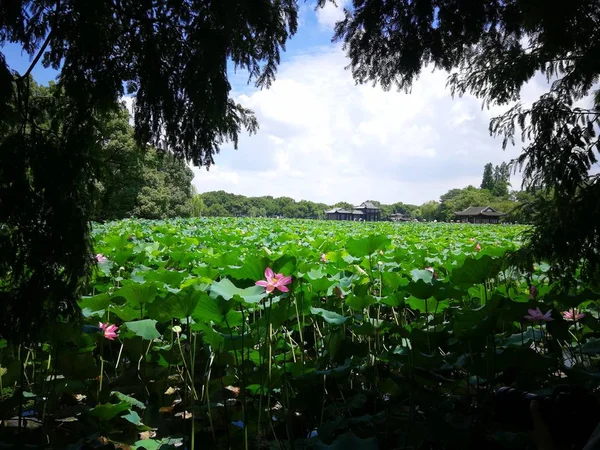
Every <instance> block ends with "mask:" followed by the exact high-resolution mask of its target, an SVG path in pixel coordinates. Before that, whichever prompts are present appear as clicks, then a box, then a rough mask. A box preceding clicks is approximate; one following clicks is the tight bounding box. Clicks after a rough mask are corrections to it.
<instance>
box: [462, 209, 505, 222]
mask: <svg viewBox="0 0 600 450" xmlns="http://www.w3.org/2000/svg"><path fill="white" fill-rule="evenodd" d="M454 215H455V216H456V220H457V221H458V222H463V223H498V222H499V221H500V217H502V216H504V215H505V214H504V213H503V212H500V211H496V210H495V209H494V208H492V207H491V206H469V207H468V208H467V209H465V210H464V211H459V212H455V213H454Z"/></svg>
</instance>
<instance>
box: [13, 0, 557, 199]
mask: <svg viewBox="0 0 600 450" xmlns="http://www.w3.org/2000/svg"><path fill="white" fill-rule="evenodd" d="M313 3H314V2H313ZM337 3H338V4H339V5H343V3H344V2H343V1H340V0H338V1H337ZM301 5H302V6H301V10H300V28H299V31H298V33H297V35H296V36H294V38H293V39H292V40H291V41H290V42H289V44H288V46H287V47H288V49H287V52H286V53H285V54H284V55H283V57H282V63H281V65H280V67H279V71H278V74H277V79H276V81H275V82H274V83H273V85H272V87H271V88H270V89H268V90H262V91H261V90H257V89H256V88H255V87H254V86H253V85H252V84H251V85H247V84H246V81H247V78H246V74H244V73H232V74H231V81H232V86H233V88H234V91H233V92H232V95H233V97H234V98H235V99H236V100H237V101H238V102H239V103H241V104H242V105H244V106H246V107H249V108H251V109H252V110H254V112H255V113H256V115H257V117H258V120H259V123H260V129H259V131H258V133H257V134H255V135H252V136H248V135H246V134H244V135H243V136H241V138H240V142H239V147H238V150H234V149H233V147H232V146H230V145H225V146H223V148H222V150H221V152H220V154H219V155H216V157H215V161H216V165H215V166H213V167H211V168H210V170H209V171H207V170H206V169H198V168H196V169H194V172H195V175H196V176H195V178H194V181H193V183H194V185H195V187H196V189H197V191H198V192H206V191H212V190H225V191H227V192H232V193H236V194H243V195H247V196H257V195H273V196H284V195H285V196H289V197H292V198H294V199H296V200H301V199H305V200H312V201H318V202H324V203H327V204H333V203H336V202H338V201H347V202H351V203H360V202H362V201H364V200H366V199H372V200H379V201H382V202H385V203H392V202H397V201H401V202H404V203H416V204H420V203H423V202H425V201H428V200H435V199H438V198H439V196H440V195H441V194H443V193H444V192H446V191H448V190H449V189H451V188H455V187H465V186H467V185H469V184H472V185H476V186H478V185H479V184H480V183H481V175H482V172H483V166H484V165H485V164H486V163H487V162H492V163H494V164H499V163H501V162H502V161H510V160H511V159H512V158H513V157H515V156H516V155H518V154H519V151H520V146H519V145H517V146H516V147H509V148H507V150H506V151H503V150H502V147H501V139H500V138H496V139H495V138H492V137H490V135H489V132H488V124H489V120H490V118H491V117H493V116H495V115H497V114H498V113H499V112H501V111H503V110H504V108H499V109H494V110H491V111H490V110H487V109H484V110H482V108H481V102H480V101H479V100H477V99H475V98H473V97H463V98H460V99H458V98H457V99H452V98H451V96H450V92H449V90H448V89H447V88H446V87H445V85H446V79H447V74H446V73H444V72H434V73H432V72H431V71H424V72H423V73H422V75H421V76H420V78H419V80H418V81H417V82H416V83H415V84H414V86H413V89H412V92H411V93H410V94H406V93H403V92H396V91H389V92H384V91H383V90H382V89H380V88H379V87H373V86H371V85H363V86H357V85H355V83H354V81H353V79H352V76H351V73H350V71H349V70H347V69H346V68H345V67H346V66H347V65H348V60H347V58H346V57H345V55H344V52H343V51H342V49H341V46H340V45H339V44H333V43H331V37H332V34H333V26H334V24H335V22H336V20H339V19H340V18H341V16H342V11H341V9H339V8H338V7H336V6H334V5H333V4H329V5H328V6H327V7H326V8H325V9H323V10H318V11H315V10H314V7H313V5H311V3H310V1H308V2H306V3H302V2H301ZM3 51H4V52H5V53H6V55H7V60H8V63H9V64H10V65H12V66H13V67H14V68H15V69H17V70H19V71H25V70H26V67H27V66H28V59H29V58H28V57H27V56H25V57H23V56H19V55H18V52H16V51H15V49H14V48H4V49H3ZM21 66H22V67H23V68H20V67H21ZM38 66H41V65H38ZM33 74H34V77H35V78H36V80H38V81H39V82H42V83H45V82H47V81H48V80H49V79H52V78H54V77H55V76H56V73H55V72H53V71H49V70H47V69H43V68H41V67H37V68H36V70H35V71H34V73H33ZM546 88H547V84H546V82H545V79H544V78H543V77H541V76H540V77H537V78H535V79H533V80H532V81H531V82H530V83H529V84H528V85H526V86H525V88H524V89H523V92H522V100H523V101H524V102H530V101H532V100H534V99H536V98H537V97H538V96H539V95H540V94H541V93H542V92H544V91H545V90H546ZM512 184H513V187H514V188H518V187H519V186H520V178H519V177H518V176H513V178H512Z"/></svg>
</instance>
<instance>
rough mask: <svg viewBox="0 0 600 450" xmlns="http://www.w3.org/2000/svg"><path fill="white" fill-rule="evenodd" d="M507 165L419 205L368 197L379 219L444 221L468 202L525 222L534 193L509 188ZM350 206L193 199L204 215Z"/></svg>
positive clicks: (318, 212) (211, 195) (213, 195)
mask: <svg viewBox="0 0 600 450" xmlns="http://www.w3.org/2000/svg"><path fill="white" fill-rule="evenodd" d="M509 187H510V169H509V166H508V164H506V163H502V164H500V165H498V166H495V167H494V166H493V165H492V164H491V163H489V164H486V166H485V167H484V171H483V177H482V182H481V187H479V188H477V187H475V186H467V187H466V188H463V189H451V190H449V191H448V192H446V193H445V194H443V195H442V196H441V197H440V199H439V200H432V201H429V202H426V203H424V204H422V205H420V206H418V205H411V204H405V203H401V202H398V203H393V204H384V203H381V202H379V201H377V200H370V201H371V202H372V203H373V204H375V205H377V206H378V207H379V208H381V219H382V220H389V219H390V216H391V215H392V214H403V215H404V216H406V218H408V219H418V220H427V221H440V222H447V221H450V220H453V219H454V213H455V212H456V211H462V210H464V209H466V208H468V207H469V206H491V207H492V208H494V209H496V210H497V211H501V212H504V213H506V214H507V215H506V216H505V217H503V219H502V220H504V221H508V222H518V223H529V222H530V221H531V219H532V216H531V212H530V210H529V209H528V208H527V205H528V204H529V203H530V202H532V201H533V200H534V199H535V195H534V194H533V193H531V192H526V191H509ZM336 207H340V208H344V209H352V208H353V207H354V205H352V204H351V203H346V202H338V203H336V204H334V205H326V204H324V203H315V202H311V201H307V200H301V201H298V202H296V201H295V200H294V199H292V198H290V197H271V196H265V197H246V196H244V195H236V194H230V193H227V192H225V191H214V192H205V193H202V194H198V195H196V196H195V197H194V199H193V207H192V208H191V209H192V211H193V215H196V216H207V217H284V218H290V219H325V218H326V217H325V211H326V210H328V209H331V208H336Z"/></svg>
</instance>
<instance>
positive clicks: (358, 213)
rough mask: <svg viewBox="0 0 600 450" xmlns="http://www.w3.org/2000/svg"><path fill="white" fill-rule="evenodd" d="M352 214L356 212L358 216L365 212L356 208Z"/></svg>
mask: <svg viewBox="0 0 600 450" xmlns="http://www.w3.org/2000/svg"><path fill="white" fill-rule="evenodd" d="M352 214H354V215H356V216H362V215H363V214H364V213H363V212H362V211H359V210H357V209H355V210H354V211H352Z"/></svg>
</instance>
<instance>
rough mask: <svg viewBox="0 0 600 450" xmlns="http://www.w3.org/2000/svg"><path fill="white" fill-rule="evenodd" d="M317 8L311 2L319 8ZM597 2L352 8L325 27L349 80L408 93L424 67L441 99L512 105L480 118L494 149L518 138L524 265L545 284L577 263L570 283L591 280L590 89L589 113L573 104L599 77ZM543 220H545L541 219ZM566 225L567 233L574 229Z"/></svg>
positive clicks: (596, 190)
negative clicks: (544, 264) (529, 90)
mask: <svg viewBox="0 0 600 450" xmlns="http://www.w3.org/2000/svg"><path fill="white" fill-rule="evenodd" d="M325 2H326V0H319V4H320V5H323V4H324V3H325ZM599 22H600V3H598V2H597V1H596V0H580V1H576V2H553V3H550V4H548V3H544V6H543V7H540V3H539V1H537V0H516V1H508V2H507V1H504V0H489V1H486V2H465V1H461V0H449V1H439V0H433V1H428V2H422V1H417V2H415V1H411V0H398V1H394V2H391V1H387V0H373V1H369V2H365V1H362V0H355V1H354V2H353V8H352V9H348V10H346V12H345V19H344V20H343V21H341V22H339V23H338V24H337V25H336V28H335V36H334V39H335V40H338V41H343V42H344V48H345V49H346V51H347V53H348V56H349V58H350V66H351V69H352V73H353V76H354V78H355V80H356V81H357V82H359V83H367V82H369V83H370V82H379V83H380V84H381V85H382V86H383V87H384V88H386V89H389V88H391V87H392V86H396V87H398V88H400V89H409V88H410V86H411V85H412V83H413V81H414V80H415V79H416V78H417V77H418V75H419V74H420V72H421V70H422V69H423V68H424V67H429V68H436V69H442V70H446V71H449V72H451V74H450V77H449V80H448V84H449V86H450V88H451V92H452V94H453V95H455V94H456V95H463V94H466V93H470V94H472V95H475V96H476V97H478V98H480V99H481V100H482V101H483V103H484V105H487V106H491V105H506V104H507V103H509V102H513V101H516V102H517V103H516V105H515V106H513V107H511V108H509V109H508V110H507V111H506V112H505V113H504V114H502V115H500V116H499V117H496V118H494V119H492V121H491V123H490V131H491V133H492V134H493V135H500V136H503V146H504V147H505V146H506V145H507V144H508V143H509V142H511V143H514V138H515V135H516V134H519V133H520V134H521V137H522V139H523V140H524V141H525V146H524V147H523V150H522V153H521V155H520V156H519V157H518V158H517V159H516V160H515V161H513V165H514V167H517V168H519V169H521V170H522V171H523V179H524V186H525V187H528V186H537V187H541V188H542V189H543V190H544V191H545V192H546V193H548V195H549V196H550V198H548V197H547V196H544V197H542V198H544V200H540V201H539V202H538V203H537V205H536V207H537V209H538V210H539V211H540V212H542V211H544V212H545V213H549V211H550V210H552V213H551V214H549V216H548V217H545V218H544V217H543V216H542V215H541V214H537V215H536V216H535V217H536V219H535V220H534V224H535V227H534V228H533V231H532V233H531V234H530V235H529V240H528V245H526V246H525V247H524V248H523V250H522V251H521V252H519V254H520V257H519V258H520V260H521V262H522V263H524V265H525V266H528V265H529V262H530V261H531V260H532V259H533V258H535V259H537V260H540V259H545V260H547V261H549V262H550V263H551V266H552V268H551V269H552V271H553V275H554V276H562V277H563V278H564V276H565V275H566V276H570V275H572V274H574V273H575V270H576V269H577V268H579V267H580V266H581V261H582V259H583V260H585V264H583V267H582V271H581V273H580V276H581V278H583V279H587V280H588V281H593V282H598V280H600V253H599V252H597V251H596V250H593V249H597V248H598V247H599V244H600V236H599V228H598V225H597V224H600V176H599V175H598V174H594V173H592V172H591V169H592V166H593V165H594V164H596V162H597V159H598V150H599V149H600V142H599V140H598V136H597V130H598V127H599V126H600V92H599V91H595V96H594V101H593V104H592V106H591V107H588V108H583V107H580V106H579V105H578V104H577V102H578V101H581V100H582V99H584V98H586V97H587V96H588V95H589V94H590V93H591V92H592V89H594V86H595V83H596V82H597V80H598V76H599V75H600V64H598V61H600V27H598V23H599ZM538 72H541V73H543V74H544V75H546V76H547V77H548V78H549V79H553V80H554V81H553V83H552V84H551V86H550V88H549V90H548V92H546V93H544V94H542V95H541V96H540V97H539V99H538V100H536V101H535V102H533V104H531V105H522V104H521V103H519V102H518V101H519V95H520V91H521V88H522V87H523V85H524V84H525V83H526V82H527V81H529V80H530V79H531V78H532V77H534V75H535V74H536V73H538ZM550 219H552V220H550ZM574 227H575V228H576V229H577V231H576V232H574V231H573V230H574Z"/></svg>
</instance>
